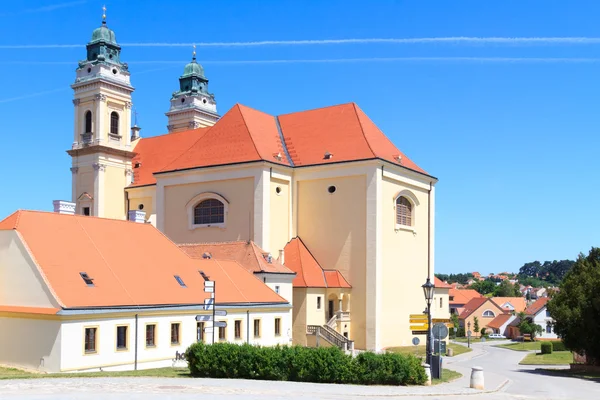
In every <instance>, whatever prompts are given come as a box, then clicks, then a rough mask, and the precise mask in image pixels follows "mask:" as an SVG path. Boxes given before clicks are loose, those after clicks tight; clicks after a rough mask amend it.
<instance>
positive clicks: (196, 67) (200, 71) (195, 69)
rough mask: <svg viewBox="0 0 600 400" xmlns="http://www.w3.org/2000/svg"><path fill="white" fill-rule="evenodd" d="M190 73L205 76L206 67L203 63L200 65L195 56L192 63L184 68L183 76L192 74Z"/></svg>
mask: <svg viewBox="0 0 600 400" xmlns="http://www.w3.org/2000/svg"><path fill="white" fill-rule="evenodd" d="M190 75H200V76H204V68H202V65H200V64H198V63H197V62H196V59H195V58H194V59H193V60H192V62H191V63H189V64H188V65H186V66H185V68H184V70H183V76H190Z"/></svg>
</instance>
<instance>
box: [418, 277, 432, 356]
mask: <svg viewBox="0 0 600 400" xmlns="http://www.w3.org/2000/svg"><path fill="white" fill-rule="evenodd" d="M421 287H422V288H423V294H424V295H425V301H426V302H427V344H426V346H425V351H426V353H427V357H426V360H427V364H429V365H431V354H432V351H433V343H432V341H433V337H432V335H431V300H433V290H434V288H435V287H434V285H433V283H431V280H430V279H429V278H427V281H426V282H425V283H424V284H423V286H421Z"/></svg>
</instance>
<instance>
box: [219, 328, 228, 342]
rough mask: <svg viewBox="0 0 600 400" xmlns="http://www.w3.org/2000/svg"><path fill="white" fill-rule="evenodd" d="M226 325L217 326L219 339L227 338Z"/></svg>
mask: <svg viewBox="0 0 600 400" xmlns="http://www.w3.org/2000/svg"><path fill="white" fill-rule="evenodd" d="M226 329H227V328H226V327H224V326H220V327H219V340H226V339H227V331H226Z"/></svg>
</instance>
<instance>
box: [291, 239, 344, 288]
mask: <svg viewBox="0 0 600 400" xmlns="http://www.w3.org/2000/svg"><path fill="white" fill-rule="evenodd" d="M284 252H285V266H286V267H288V268H290V269H291V270H292V271H294V272H295V273H296V277H295V278H294V280H293V282H292V284H293V286H294V287H329V288H350V287H351V286H350V284H349V283H348V281H347V280H346V279H345V278H344V276H343V275H342V274H341V273H340V272H339V271H331V270H328V271H325V270H324V269H323V268H322V267H321V265H320V264H319V263H318V262H317V260H316V259H315V258H314V257H313V255H312V254H311V253H310V251H309V250H308V248H307V247H306V245H305V244H304V242H302V240H301V239H300V238H297V237H296V238H293V239H292V240H290V241H289V243H288V244H287V245H286V246H285V249H284Z"/></svg>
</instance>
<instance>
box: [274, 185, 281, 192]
mask: <svg viewBox="0 0 600 400" xmlns="http://www.w3.org/2000/svg"><path fill="white" fill-rule="evenodd" d="M275 193H277V194H280V193H281V186H277V187H276V188H275Z"/></svg>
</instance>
